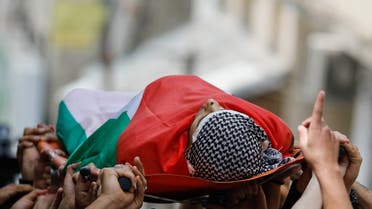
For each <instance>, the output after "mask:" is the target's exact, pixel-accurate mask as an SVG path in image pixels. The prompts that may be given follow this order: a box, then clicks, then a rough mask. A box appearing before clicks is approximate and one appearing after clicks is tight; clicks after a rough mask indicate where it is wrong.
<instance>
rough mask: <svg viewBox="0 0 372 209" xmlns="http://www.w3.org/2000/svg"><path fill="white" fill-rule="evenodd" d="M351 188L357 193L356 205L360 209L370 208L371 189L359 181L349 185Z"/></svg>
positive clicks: (371, 206)
mask: <svg viewBox="0 0 372 209" xmlns="http://www.w3.org/2000/svg"><path fill="white" fill-rule="evenodd" d="M351 188H352V189H354V190H355V191H356V193H357V194H358V202H359V203H358V205H359V208H361V209H369V208H372V191H371V190H369V189H368V188H366V187H365V186H363V185H362V184H360V183H359V182H354V184H353V185H352V186H351Z"/></svg>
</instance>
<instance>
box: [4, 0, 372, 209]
mask: <svg viewBox="0 0 372 209" xmlns="http://www.w3.org/2000/svg"><path fill="white" fill-rule="evenodd" d="M369 8H372V2H371V1H369V0H354V1H346V0H324V1H319V0H318V1H315V0H313V1H310V0H303V1H297V0H152V1H146V0H28V1H22V0H0V124H1V129H0V135H1V137H0V139H1V143H2V149H1V152H2V153H1V154H2V156H7V157H10V158H12V157H14V153H15V147H16V146H15V145H16V143H17V139H18V138H19V137H20V136H21V135H22V132H23V129H24V127H32V126H35V125H36V124H37V123H40V122H42V123H52V124H53V123H55V120H56V116H57V115H56V113H57V108H58V102H59V101H60V99H61V98H62V97H63V96H64V95H65V94H66V93H67V92H68V91H70V90H71V89H73V88H80V87H82V88H94V89H105V90H115V91H127V92H137V91H139V90H141V89H142V88H143V87H144V86H145V85H146V84H148V83H149V82H151V81H152V80H154V79H156V78H158V77H160V76H163V75H170V74H195V75H199V76H200V77H202V78H204V79H206V80H208V81H210V82H211V83H214V84H215V85H217V86H219V87H221V88H222V89H224V90H226V91H228V92H231V93H233V94H235V95H237V96H240V97H242V98H244V99H247V100H249V101H252V102H254V103H256V104H259V105H261V106H263V107H265V108H267V109H269V110H271V111H273V112H275V113H276V114H278V115H280V116H281V117H282V118H283V119H284V120H285V121H286V122H287V123H288V124H289V126H290V127H291V128H292V130H293V132H294V133H295V134H296V133H297V131H296V128H297V125H298V124H299V123H300V122H301V121H303V120H304V119H305V118H307V117H308V116H309V115H310V113H311V110H312V105H313V102H314V99H315V96H316V94H317V92H318V91H319V90H320V89H325V90H326V92H327V100H326V113H325V117H326V120H327V121H328V123H329V124H330V126H331V127H332V128H333V129H335V130H339V131H341V132H343V133H345V134H347V135H348V136H349V137H350V139H351V140H352V141H353V142H354V143H356V144H357V145H358V147H359V149H360V151H361V153H362V156H363V158H364V161H363V165H362V169H361V173H360V176H359V179H358V180H359V181H360V182H362V183H363V184H365V185H367V186H368V187H370V188H372V180H371V178H370V176H371V175H372V170H371V169H372V168H371V164H372V163H371V161H372V154H371V152H370V150H371V148H372V141H371V138H372V131H371V130H372V119H371V118H372V91H371V90H372V86H371V85H372V13H371V12H369ZM8 147H11V149H8ZM170 207H171V206H170Z"/></svg>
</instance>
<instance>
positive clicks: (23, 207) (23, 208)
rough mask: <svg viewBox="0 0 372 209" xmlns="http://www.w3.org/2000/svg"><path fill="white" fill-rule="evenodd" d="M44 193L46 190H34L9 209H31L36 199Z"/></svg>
mask: <svg viewBox="0 0 372 209" xmlns="http://www.w3.org/2000/svg"><path fill="white" fill-rule="evenodd" d="M46 193H47V190H42V189H34V190H33V191H31V192H29V193H28V194H26V195H25V196H23V197H22V198H20V199H19V200H18V201H17V202H15V203H14V204H13V206H12V207H11V208H10V209H31V208H33V207H34V204H35V201H36V199H37V197H38V196H39V195H43V194H46Z"/></svg>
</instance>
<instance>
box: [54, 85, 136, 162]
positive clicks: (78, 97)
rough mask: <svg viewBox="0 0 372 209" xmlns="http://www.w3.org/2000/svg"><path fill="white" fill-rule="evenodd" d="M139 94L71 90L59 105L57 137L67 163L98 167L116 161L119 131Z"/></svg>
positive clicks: (122, 127)
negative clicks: (66, 155) (67, 156)
mask: <svg viewBox="0 0 372 209" xmlns="http://www.w3.org/2000/svg"><path fill="white" fill-rule="evenodd" d="M141 97H142V93H140V94H138V95H137V96H136V95H135V94H132V93H121V92H106V91H97V90H88V89H75V90H73V91H71V92H70V93H69V94H68V95H67V96H65V98H64V99H63V101H61V102H60V104H59V110H58V120H57V125H56V128H57V136H58V138H59V139H61V141H62V143H63V145H64V147H65V148H66V150H67V153H68V154H69V158H68V161H67V165H69V164H71V163H74V162H81V165H82V166H83V165H86V164H88V163H90V162H93V163H94V164H95V165H96V166H97V167H99V168H102V167H107V166H113V165H115V164H116V162H117V160H116V145H117V142H118V139H119V136H120V134H121V133H122V132H123V131H124V129H125V128H126V127H127V126H128V124H129V122H130V120H131V119H132V117H133V115H134V113H135V112H136V111H137V108H138V105H139V102H140V101H141Z"/></svg>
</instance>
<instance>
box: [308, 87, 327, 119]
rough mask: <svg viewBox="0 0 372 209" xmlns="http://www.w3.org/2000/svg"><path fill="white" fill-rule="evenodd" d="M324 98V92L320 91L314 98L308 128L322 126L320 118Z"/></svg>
mask: <svg viewBox="0 0 372 209" xmlns="http://www.w3.org/2000/svg"><path fill="white" fill-rule="evenodd" d="M324 98H325V92H324V91H323V90H322V91H320V92H319V93H318V96H317V98H316V101H315V104H314V108H313V113H312V116H311V124H310V126H321V124H322V117H323V109H324Z"/></svg>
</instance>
